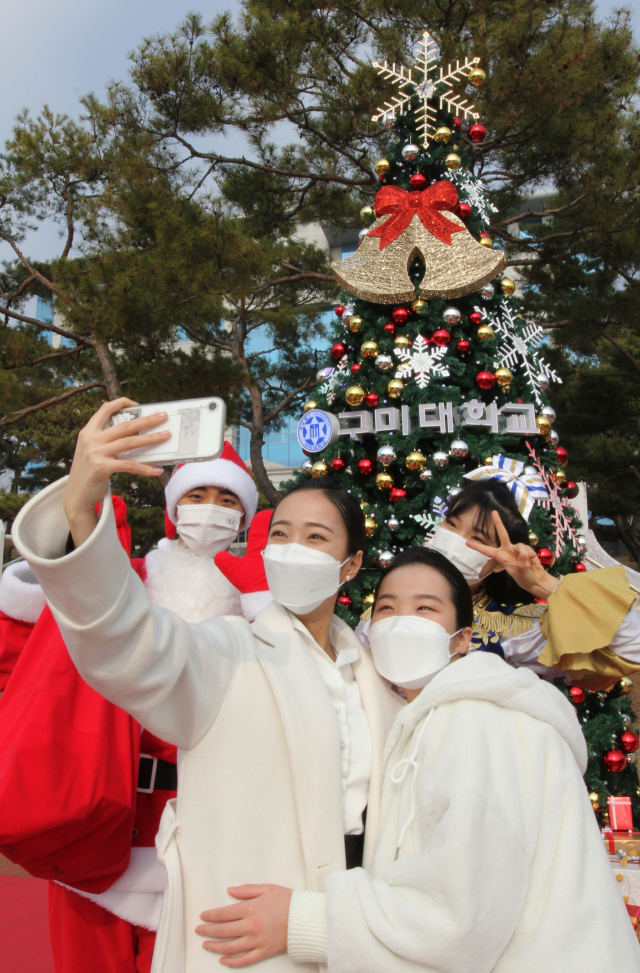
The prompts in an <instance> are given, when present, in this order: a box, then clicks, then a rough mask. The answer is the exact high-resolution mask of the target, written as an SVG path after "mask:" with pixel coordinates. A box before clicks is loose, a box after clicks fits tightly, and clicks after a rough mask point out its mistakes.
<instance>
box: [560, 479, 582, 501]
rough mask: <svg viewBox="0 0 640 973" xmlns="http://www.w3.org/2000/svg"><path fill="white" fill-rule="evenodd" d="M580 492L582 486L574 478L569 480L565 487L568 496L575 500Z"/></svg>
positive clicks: (565, 493)
mask: <svg viewBox="0 0 640 973" xmlns="http://www.w3.org/2000/svg"><path fill="white" fill-rule="evenodd" d="M579 493H580V488H579V487H578V484H577V483H576V482H575V481H574V480H567V482H566V484H565V488H564V495H565V497H568V498H569V500H575V498H576V497H577V496H578V494H579Z"/></svg>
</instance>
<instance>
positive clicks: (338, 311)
mask: <svg viewBox="0 0 640 973" xmlns="http://www.w3.org/2000/svg"><path fill="white" fill-rule="evenodd" d="M344 312H345V306H344V304H338V306H337V308H336V314H337V315H338V317H339V318H341V317H342V315H343V314H344Z"/></svg>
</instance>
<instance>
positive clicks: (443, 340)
mask: <svg viewBox="0 0 640 973" xmlns="http://www.w3.org/2000/svg"><path fill="white" fill-rule="evenodd" d="M431 339H432V341H433V343H434V345H437V346H438V348H444V346H445V345H448V344H449V342H450V341H451V335H450V334H449V332H448V331H447V329H446V328H438V330H437V331H434V332H433V334H432V335H431Z"/></svg>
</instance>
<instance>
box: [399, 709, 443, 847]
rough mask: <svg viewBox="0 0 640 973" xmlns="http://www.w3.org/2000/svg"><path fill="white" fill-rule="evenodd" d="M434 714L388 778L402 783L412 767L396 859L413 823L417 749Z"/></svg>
mask: <svg viewBox="0 0 640 973" xmlns="http://www.w3.org/2000/svg"><path fill="white" fill-rule="evenodd" d="M434 713H435V709H432V710H430V712H429V715H428V716H427V718H426V720H425V721H424V723H423V724H422V729H421V730H420V732H419V733H418V739H417V740H416V744H415V746H414V748H413V752H412V753H410V754H409V756H408V757H403V759H402V760H399V761H398V763H397V764H396V765H395V767H394V768H393V770H392V771H391V774H390V778H391V781H392V783H394V784H401V783H402V781H403V780H404V779H405V777H406V776H407V771H408V770H409V767H412V768H413V777H412V778H411V792H410V793H411V807H410V811H409V817H408V818H407V820H406V821H405V824H404V827H403V829H402V831H401V832H400V837H399V838H398V843H397V845H396V857H397V855H398V852H399V851H400V845H401V844H402V842H403V841H404V836H405V834H406V833H407V828H408V827H409V825H410V824H411V822H412V821H413V816H414V813H415V806H414V805H415V787H416V777H417V776H418V774H417V771H418V761H417V760H416V757H417V755H418V748H419V746H420V740H421V739H422V734H423V733H424V731H425V729H426V727H427V723H428V722H429V720H430V719H431V717H432V716H433V714H434ZM400 768H402V769H401V771H400V774H399V776H396V772H397V771H398V770H400Z"/></svg>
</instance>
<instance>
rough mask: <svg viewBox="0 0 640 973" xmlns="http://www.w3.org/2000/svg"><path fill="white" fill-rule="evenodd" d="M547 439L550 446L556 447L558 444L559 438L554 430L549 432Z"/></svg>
mask: <svg viewBox="0 0 640 973" xmlns="http://www.w3.org/2000/svg"><path fill="white" fill-rule="evenodd" d="M547 439H548V440H549V443H550V445H551V446H557V445H558V443H559V442H560V436H559V435H558V433H557V432H556V431H555V429H551V430H550V431H549V435H548V436H547Z"/></svg>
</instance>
